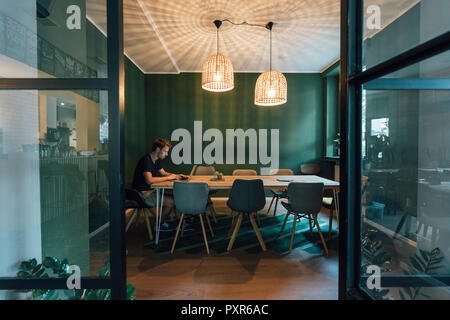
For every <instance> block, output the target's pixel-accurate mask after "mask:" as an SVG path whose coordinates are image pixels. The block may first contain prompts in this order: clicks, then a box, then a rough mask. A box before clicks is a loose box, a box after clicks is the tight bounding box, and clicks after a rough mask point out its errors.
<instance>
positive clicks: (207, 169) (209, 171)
mask: <svg viewBox="0 0 450 320" xmlns="http://www.w3.org/2000/svg"><path fill="white" fill-rule="evenodd" d="M215 174H216V169H215V168H214V167H213V166H197V167H196V168H195V170H194V172H193V174H192V175H193V176H213V175H215Z"/></svg>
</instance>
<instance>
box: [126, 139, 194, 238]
mask: <svg viewBox="0 0 450 320" xmlns="http://www.w3.org/2000/svg"><path fill="white" fill-rule="evenodd" d="M170 147H171V144H170V142H169V141H168V140H166V139H161V138H159V139H156V140H154V141H153V143H152V151H151V153H150V154H146V155H145V156H143V157H142V158H141V159H140V160H139V162H138V164H137V165H136V169H135V170H134V178H133V188H134V189H136V190H138V191H140V192H141V194H142V195H143V197H144V200H145V201H146V202H147V204H148V205H149V206H151V207H156V192H152V191H153V190H152V188H151V185H152V184H153V183H158V182H164V181H173V180H181V179H184V178H187V176H185V175H184V174H173V173H170V172H166V171H165V170H164V169H163V168H162V167H161V160H163V159H164V158H165V157H167V155H168V154H169V149H170ZM174 207H175V201H174V199H173V191H172V190H165V191H164V202H163V208H162V214H161V219H162V220H161V221H164V220H166V219H167V217H168V216H169V214H170V212H171V211H172V209H173V208H174ZM190 229H192V227H190V226H188V225H186V224H185V226H184V230H185V231H189V230H190ZM173 230H175V226H173V225H171V224H169V223H167V222H164V223H162V224H161V229H160V231H173Z"/></svg>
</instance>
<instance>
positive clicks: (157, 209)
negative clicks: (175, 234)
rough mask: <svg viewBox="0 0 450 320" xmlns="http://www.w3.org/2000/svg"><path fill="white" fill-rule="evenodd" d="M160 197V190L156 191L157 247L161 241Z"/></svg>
mask: <svg viewBox="0 0 450 320" xmlns="http://www.w3.org/2000/svg"><path fill="white" fill-rule="evenodd" d="M159 196H160V189H156V208H155V209H156V210H155V211H156V221H155V245H158V241H159Z"/></svg>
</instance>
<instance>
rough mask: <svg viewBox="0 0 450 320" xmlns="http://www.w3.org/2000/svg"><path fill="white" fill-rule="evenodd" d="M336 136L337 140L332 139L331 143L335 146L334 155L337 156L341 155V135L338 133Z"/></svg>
mask: <svg viewBox="0 0 450 320" xmlns="http://www.w3.org/2000/svg"><path fill="white" fill-rule="evenodd" d="M336 136H337V138H336V139H334V140H333V142H334V143H335V144H336V146H335V148H336V155H337V156H339V155H340V153H341V135H340V133H338V134H337V135H336Z"/></svg>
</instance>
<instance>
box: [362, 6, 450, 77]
mask: <svg viewBox="0 0 450 320" xmlns="http://www.w3.org/2000/svg"><path fill="white" fill-rule="evenodd" d="M363 2H364V44H363V45H364V48H363V50H364V63H363V64H364V65H365V66H366V67H367V68H370V67H373V66H375V65H376V64H378V63H381V62H383V61H385V60H387V59H389V58H392V57H394V56H396V55H398V54H400V53H402V52H403V51H406V50H408V49H411V48H413V47H414V46H417V45H419V44H421V43H424V42H426V41H428V40H431V39H433V38H434V37H437V36H439V35H441V34H443V33H445V32H447V31H448V30H450V19H448V12H450V1H447V0H364V1H363Z"/></svg>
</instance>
